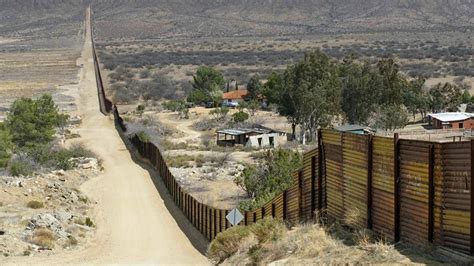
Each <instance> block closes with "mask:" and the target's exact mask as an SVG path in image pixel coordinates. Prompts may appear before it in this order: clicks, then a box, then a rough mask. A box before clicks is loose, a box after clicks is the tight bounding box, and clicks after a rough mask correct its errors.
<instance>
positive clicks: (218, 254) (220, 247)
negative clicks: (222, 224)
mask: <svg viewBox="0 0 474 266" xmlns="http://www.w3.org/2000/svg"><path fill="white" fill-rule="evenodd" d="M249 228H250V226H242V225H238V226H234V227H232V228H229V229H227V230H226V231H224V232H222V233H219V234H218V235H217V236H216V238H215V239H214V240H213V241H212V242H211V244H210V245H209V249H208V251H207V256H208V257H209V259H211V260H212V261H213V262H214V263H216V264H220V263H222V262H223V261H224V260H225V259H227V258H229V257H230V256H232V255H233V254H235V253H236V252H237V251H238V250H239V248H240V246H241V244H242V243H244V239H246V238H248V237H249V236H250V230H249Z"/></svg>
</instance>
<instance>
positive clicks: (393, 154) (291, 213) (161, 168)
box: [93, 49, 474, 255]
mask: <svg viewBox="0 0 474 266" xmlns="http://www.w3.org/2000/svg"><path fill="white" fill-rule="evenodd" d="M93 53H94V65H95V72H96V78H97V87H98V96H99V102H100V110H101V112H102V113H104V114H107V113H110V112H112V111H113V114H114V117H115V122H116V124H117V128H119V129H120V131H122V132H126V130H127V128H126V125H125V124H124V122H123V120H122V118H121V117H120V115H119V112H118V110H117V108H113V106H112V103H111V101H110V100H108V99H107V98H106V97H105V91H104V87H103V83H102V77H101V74H100V67H99V66H100V64H99V61H98V58H97V55H96V53H95V49H94V50H93ZM318 133H319V138H318V142H319V143H318V148H316V149H314V150H312V151H310V152H307V153H305V154H304V156H303V161H304V162H303V168H302V169H301V170H299V171H297V172H295V173H293V184H292V185H291V186H290V187H289V188H288V189H287V190H285V191H283V192H282V193H280V194H278V195H277V196H276V197H275V198H274V199H272V200H271V201H269V202H268V203H267V204H265V205H264V206H263V207H261V208H258V209H256V210H253V211H246V212H243V214H244V217H245V218H244V221H242V222H241V224H245V225H249V224H252V223H255V222H256V221H258V220H260V219H263V218H264V217H267V216H271V217H274V218H278V219H283V220H285V221H286V222H287V223H288V224H296V223H298V222H304V221H309V220H311V219H312V218H313V217H314V215H315V212H316V211H319V212H320V213H322V214H323V215H327V217H329V218H332V219H337V220H344V219H345V218H346V217H348V216H351V217H353V216H354V214H355V213H356V214H357V215H355V217H359V219H358V220H357V223H358V224H359V225H360V226H363V227H367V228H369V229H372V230H373V231H374V232H376V233H379V234H381V235H382V236H383V237H385V238H386V239H388V240H392V241H399V240H401V241H404V242H408V243H413V244H417V245H419V244H429V243H431V244H433V245H435V246H442V247H447V248H450V249H453V250H456V251H460V252H463V253H466V254H471V255H472V254H473V251H474V239H473V236H474V232H473V230H474V219H473V218H474V217H472V216H471V212H472V209H473V207H474V204H473V200H474V197H472V191H474V189H473V183H472V182H471V173H472V172H473V170H474V169H473V167H474V163H473V160H474V142H473V141H470V142H453V143H437V142H427V141H416V140H402V139H398V136H395V137H394V138H387V137H377V136H371V135H357V134H350V133H341V132H337V131H333V130H320V131H319V132H318ZM130 140H131V143H132V144H133V146H134V147H135V148H136V149H137V150H138V152H139V154H140V155H141V156H142V157H144V158H146V159H148V161H149V163H150V164H152V165H153V167H154V169H156V170H157V172H158V173H159V176H160V177H161V179H162V180H163V182H164V184H165V185H166V188H167V189H168V191H169V193H170V195H171V197H172V198H173V200H174V202H175V203H176V205H177V206H178V207H179V208H180V209H181V210H182V211H183V213H184V214H185V215H186V217H187V218H188V219H189V221H190V222H191V223H192V224H193V225H194V226H195V227H196V228H197V230H199V231H200V232H201V233H202V234H204V235H205V236H206V237H207V239H209V240H212V239H214V238H215V237H216V235H217V234H218V233H219V232H222V231H224V230H226V229H227V228H229V226H230V225H229V223H228V222H227V220H226V218H225V216H226V215H227V214H228V212H229V210H223V209H216V208H213V207H212V206H209V205H206V204H203V203H201V202H199V201H198V200H196V198H194V197H193V196H192V195H190V194H189V193H187V192H186V191H185V190H183V189H182V188H181V186H180V185H179V183H178V182H177V181H176V179H175V178H174V176H173V175H172V174H171V172H170V170H169V168H168V166H167V165H166V162H165V160H164V159H163V156H162V154H161V152H160V150H159V149H158V147H157V146H155V145H154V144H153V143H150V142H142V141H141V140H140V139H139V138H138V137H137V136H133V137H132V138H131V139H130Z"/></svg>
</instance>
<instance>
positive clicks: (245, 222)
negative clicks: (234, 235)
mask: <svg viewBox="0 0 474 266" xmlns="http://www.w3.org/2000/svg"><path fill="white" fill-rule="evenodd" d="M247 224H248V221H247V212H245V213H244V225H247Z"/></svg>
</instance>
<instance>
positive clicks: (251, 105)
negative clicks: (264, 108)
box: [246, 100, 261, 116]
mask: <svg viewBox="0 0 474 266" xmlns="http://www.w3.org/2000/svg"><path fill="white" fill-rule="evenodd" d="M246 106H247V109H248V110H249V112H250V115H251V116H254V115H255V114H256V113H257V110H258V109H259V108H260V106H261V104H260V102H258V101H256V100H252V101H250V102H248V104H246Z"/></svg>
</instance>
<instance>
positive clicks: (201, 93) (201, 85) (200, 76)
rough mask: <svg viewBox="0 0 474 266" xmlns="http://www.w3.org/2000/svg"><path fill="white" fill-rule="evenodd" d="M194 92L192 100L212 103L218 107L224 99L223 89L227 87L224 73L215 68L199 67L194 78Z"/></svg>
mask: <svg viewBox="0 0 474 266" xmlns="http://www.w3.org/2000/svg"><path fill="white" fill-rule="evenodd" d="M192 85H193V90H194V91H198V92H194V91H193V92H192V93H191V95H193V96H192V97H190V98H188V99H191V100H204V101H212V102H213V103H214V106H217V105H218V104H219V102H220V101H221V99H222V89H223V88H224V85H225V80H224V76H223V75H222V72H220V71H218V70H216V69H215V68H213V67H207V66H203V67H199V68H198V69H197V72H196V75H194V77H193V82H192Z"/></svg>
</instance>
